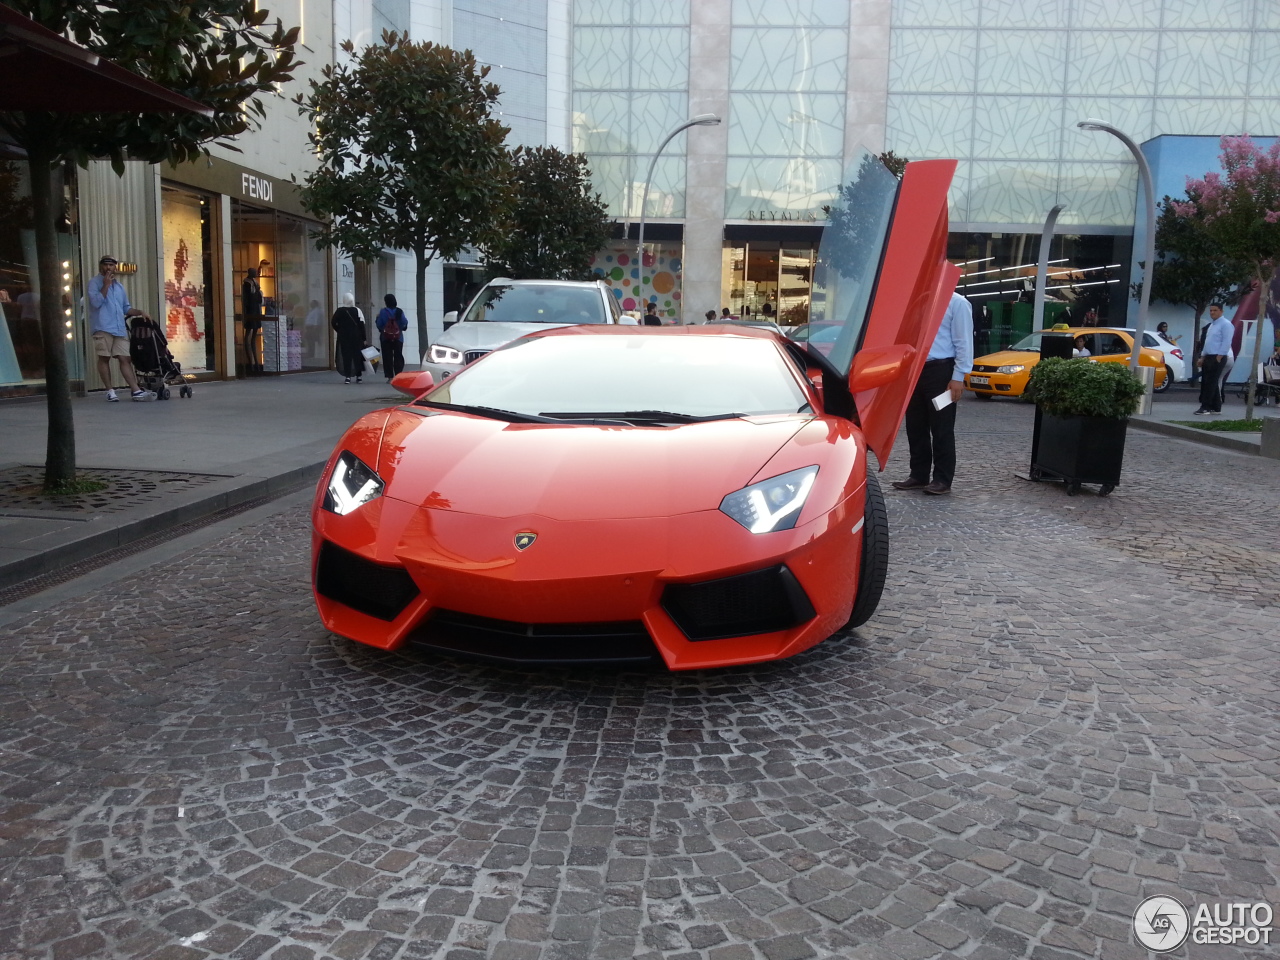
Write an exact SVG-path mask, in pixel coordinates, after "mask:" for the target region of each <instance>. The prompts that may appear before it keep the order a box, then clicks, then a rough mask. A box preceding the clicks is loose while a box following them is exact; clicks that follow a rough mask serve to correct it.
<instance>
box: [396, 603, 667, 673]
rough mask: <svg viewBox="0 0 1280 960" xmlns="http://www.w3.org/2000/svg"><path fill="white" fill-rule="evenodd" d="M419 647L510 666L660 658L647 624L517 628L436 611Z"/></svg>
mask: <svg viewBox="0 0 1280 960" xmlns="http://www.w3.org/2000/svg"><path fill="white" fill-rule="evenodd" d="M409 639H410V642H412V643H413V644H415V645H417V646H422V647H427V648H430V649H433V650H444V651H447V652H449V653H460V654H463V655H465V656H471V657H480V658H483V659H485V660H497V661H501V662H506V663H530V664H532V663H545V664H575V663H638V662H648V661H653V660H657V659H658V650H657V648H656V647H655V646H654V645H653V640H652V639H651V638H650V636H649V632H648V631H647V630H645V627H644V624H643V623H641V622H639V621H638V620H637V621H617V622H610V623H517V622H515V621H511V620H496V619H494V618H492V617H477V616H474V615H472V614H468V613H457V612H455V611H453V610H436V611H435V612H434V613H433V614H432V615H431V616H430V617H429V618H428V619H427V621H426V623H424V624H422V625H421V626H420V627H418V628H417V629H415V630H414V631H413V633H412V634H411V635H410V638H409Z"/></svg>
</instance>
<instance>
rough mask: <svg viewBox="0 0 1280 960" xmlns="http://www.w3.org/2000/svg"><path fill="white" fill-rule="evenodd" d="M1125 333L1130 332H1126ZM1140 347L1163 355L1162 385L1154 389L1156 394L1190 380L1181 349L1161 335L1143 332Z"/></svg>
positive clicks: (1148, 331)
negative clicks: (1150, 348)
mask: <svg viewBox="0 0 1280 960" xmlns="http://www.w3.org/2000/svg"><path fill="white" fill-rule="evenodd" d="M1126 332H1131V331H1130V330H1126ZM1142 345H1143V346H1144V347H1152V348H1154V349H1156V350H1159V351H1160V352H1161V353H1163V354H1164V372H1165V380H1164V383H1163V384H1161V385H1160V386H1158V387H1156V388H1155V391H1156V393H1163V392H1164V391H1166V390H1168V389H1169V388H1170V387H1171V386H1173V385H1174V384H1175V383H1181V382H1182V381H1184V380H1190V379H1191V375H1190V374H1189V373H1188V372H1187V370H1188V369H1189V365H1188V363H1187V360H1186V357H1184V356H1183V354H1182V348H1181V347H1179V346H1178V345H1177V344H1176V343H1174V342H1173V341H1172V340H1170V339H1169V338H1168V337H1166V336H1165V335H1164V334H1162V333H1157V332H1156V331H1155V330H1144V331H1143V332H1142Z"/></svg>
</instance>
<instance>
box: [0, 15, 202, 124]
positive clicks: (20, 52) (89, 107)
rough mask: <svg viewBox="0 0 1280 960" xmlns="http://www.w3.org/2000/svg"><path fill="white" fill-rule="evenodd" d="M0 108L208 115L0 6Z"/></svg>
mask: <svg viewBox="0 0 1280 960" xmlns="http://www.w3.org/2000/svg"><path fill="white" fill-rule="evenodd" d="M0 90H4V98H3V107H0V109H4V110H12V111H17V110H48V111H50V112H52V113H105V112H112V113H128V112H132V113H165V112H169V111H178V110H182V111H190V112H192V113H202V114H204V115H206V116H211V115H212V113H213V111H212V110H210V109H209V108H208V107H205V106H202V105H201V104H199V103H197V102H196V101H194V100H190V99H188V98H187V97H184V96H181V95H180V94H177V93H174V92H173V91H172V90H166V89H165V88H164V87H162V86H160V85H159V84H158V83H153V82H151V81H150V80H147V79H145V78H143V77H140V76H138V75H137V74H136V73H131V72H130V71H128V70H126V69H125V68H124V67H121V66H119V65H118V64H115V63H112V62H111V61H110V60H107V59H104V58H102V57H99V56H98V55H97V54H95V53H93V52H92V51H90V50H86V49H85V48H84V47H82V46H80V45H79V44H76V43H72V42H71V41H70V40H67V39H66V38H65V37H60V36H58V34H56V33H54V32H53V31H52V30H49V29H47V28H45V27H43V26H41V25H40V24H38V23H36V22H35V21H34V20H31V19H30V18H28V17H24V16H23V15H22V14H20V13H18V12H17V11H16V10H14V9H13V8H11V7H8V6H5V5H4V4H0Z"/></svg>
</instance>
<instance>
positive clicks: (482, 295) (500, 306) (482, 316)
mask: <svg viewBox="0 0 1280 960" xmlns="http://www.w3.org/2000/svg"><path fill="white" fill-rule="evenodd" d="M455 318H456V314H453V313H447V314H445V325H446V330H445V332H444V334H443V335H442V336H440V337H438V338H437V339H436V342H435V343H433V344H431V347H430V348H429V349H428V350H427V362H426V363H424V364H423V366H422V369H424V370H427V371H430V373H431V374H432V376H433V377H435V379H436V381H437V382H439V381H441V380H444V379H446V378H447V377H451V376H453V375H454V374H455V373H457V372H458V371H459V370H461V369H462V368H463V367H464V366H466V365H467V364H468V363H471V362H473V361H475V360H478V359H480V358H481V357H483V356H484V355H485V354H487V353H489V352H491V351H493V350H496V349H497V348H498V347H501V346H503V345H505V344H508V343H510V342H511V341H512V340H514V339H516V338H517V337H523V336H524V335H525V334H526V333H532V332H535V331H538V330H546V329H548V328H550V327H557V326H560V327H563V326H569V325H573V324H579V323H589V324H601V323H603V324H612V323H622V322H623V318H622V308H621V307H620V306H619V305H618V300H617V298H616V297H615V296H614V295H613V293H612V292H611V291H610V290H609V288H608V286H606V285H605V283H604V281H603V280H593V281H582V282H580V281H573V280H507V279H505V278H499V279H496V280H490V281H489V282H488V283H487V284H485V285H484V286H483V287H482V288H481V289H480V292H479V293H477V294H476V295H475V297H474V298H473V299H472V301H471V303H470V304H469V305H468V306H467V309H466V310H465V311H464V312H463V314H462V319H461V320H457V321H456V322H455Z"/></svg>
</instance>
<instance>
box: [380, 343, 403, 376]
mask: <svg viewBox="0 0 1280 960" xmlns="http://www.w3.org/2000/svg"><path fill="white" fill-rule="evenodd" d="M378 347H379V349H381V350H382V373H383V375H384V376H385V377H386V378H387V379H388V380H390V379H391V378H392V377H394V376H395V375H396V374H397V373H403V372H404V344H403V343H402V342H401V341H399V340H387V339H386V338H385V337H384V338H379V340H378Z"/></svg>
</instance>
